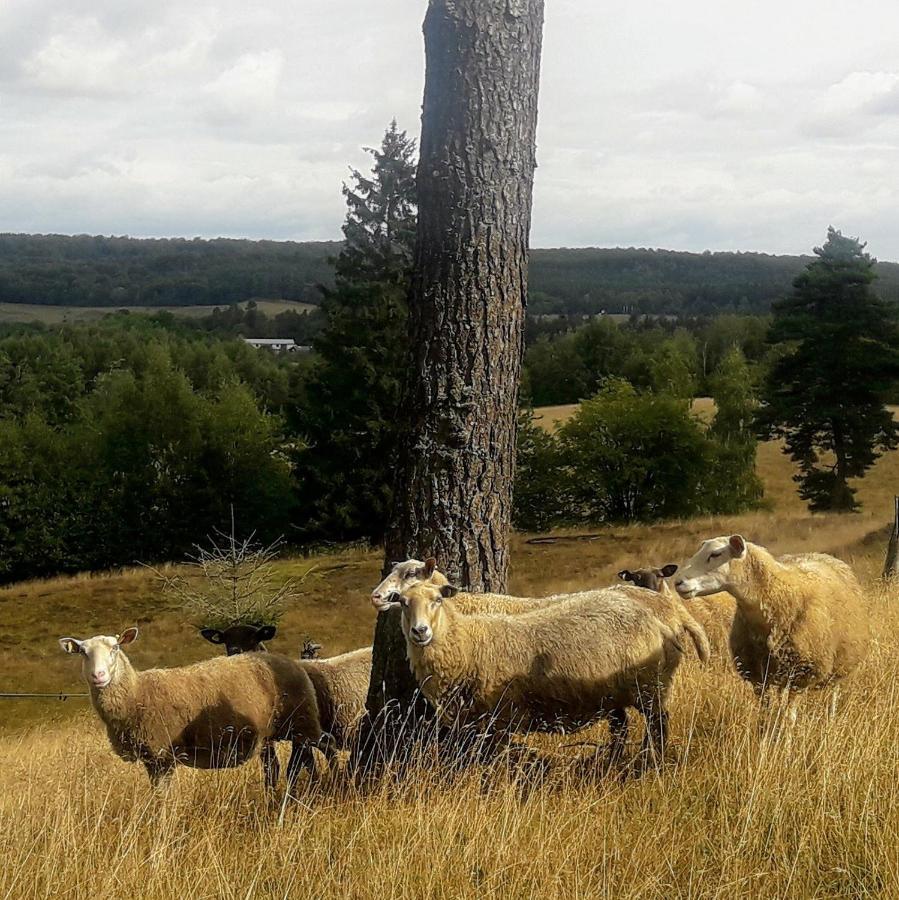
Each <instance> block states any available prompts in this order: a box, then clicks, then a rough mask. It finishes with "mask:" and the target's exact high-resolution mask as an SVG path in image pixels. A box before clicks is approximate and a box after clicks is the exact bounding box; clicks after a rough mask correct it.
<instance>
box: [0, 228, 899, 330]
mask: <svg viewBox="0 0 899 900" xmlns="http://www.w3.org/2000/svg"><path fill="white" fill-rule="evenodd" d="M341 248H342V244H341V243H340V242H336V241H334V242H328V241H324V242H302V243H299V242H291V241H249V240H229V239H224V238H218V239H215V240H200V239H199V238H194V239H192V240H189V239H183V238H171V239H161V240H160V239H136V238H127V237H93V236H88V235H77V236H74V237H70V236H66V235H27V234H2V235H0V302H5V303H32V304H50V305H58V306H109V307H113V308H115V307H123V306H195V305H209V306H220V307H228V306H230V305H232V304H238V303H244V302H246V301H248V300H252V299H258V298H283V299H287V300H301V301H305V302H311V303H318V302H319V301H320V299H321V296H322V287H324V288H329V287H333V285H334V278H335V264H336V263H335V260H336V259H339V254H340V250H341ZM810 261H811V260H810V257H802V256H772V255H767V254H763V253H683V252H678V251H673V250H646V249H638V248H614V249H600V248H584V249H566V248H558V249H535V250H532V251H531V258H530V276H529V277H530V298H529V305H528V314H529V316H546V315H595V314H598V313H600V312H602V311H603V310H604V311H606V312H608V313H634V312H636V313H642V314H651V315H663V314H664V315H678V316H698V315H709V314H713V313H721V312H730V313H741V314H742V313H765V312H767V311H768V310H769V309H770V307H771V304H772V303H773V302H775V301H777V300H779V299H781V298H782V297H784V296H786V295H787V294H788V293H789V290H790V285H791V283H792V281H793V279H794V278H795V277H796V276H797V275H799V273H800V272H801V271H802V269H803V267H804V266H805V265H807V264H808V263H809V262H810ZM875 271H876V273H877V275H878V284H877V290H878V293H879V294H880V295H881V296H882V297H883V299H885V300H889V301H895V302H899V264H896V263H878V264H877V265H876V267H875ZM285 324H286V323H285ZM276 336H278V337H289V336H291V335H289V334H287V333H279V334H278V335H276Z"/></svg>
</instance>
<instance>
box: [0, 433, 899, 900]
mask: <svg viewBox="0 0 899 900" xmlns="http://www.w3.org/2000/svg"><path fill="white" fill-rule="evenodd" d="M897 466H899V454H894V455H893V456H891V457H889V458H886V459H884V460H882V461H881V462H880V463H879V464H878V466H877V467H876V468H875V469H874V470H873V472H872V473H871V474H870V475H869V477H868V478H867V479H866V480H865V481H864V482H862V483H861V490H860V499H861V500H862V502H863V503H864V510H863V512H862V513H861V514H858V515H851V516H836V515H822V516H812V515H809V514H808V513H807V512H806V511H805V510H804V508H803V506H802V504H801V503H800V502H799V501H798V499H797V498H795V495H794V493H793V490H794V486H793V485H792V483H791V481H790V474H791V471H790V467H789V464H788V462H787V461H786V460H785V459H784V458H783V457H782V455H781V454H780V453H779V452H778V450H777V447H775V446H774V445H765V446H763V447H762V448H761V449H760V454H759V470H760V472H761V474H762V476H763V478H764V480H765V483H766V487H767V491H768V497H769V501H770V508H769V509H766V510H763V511H759V512H755V513H750V514H746V515H742V516H738V517H730V518H716V519H712V520H694V521H688V522H670V523H665V524H662V525H656V526H635V527H630V528H609V529H603V530H597V531H596V532H595V533H591V534H589V535H587V534H583V533H575V532H556V533H554V534H553V535H552V536H551V537H552V538H553V539H554V540H552V541H551V542H539V543H533V542H531V540H530V538H531V537H532V536H528V535H518V536H516V537H515V538H514V545H513V555H512V559H513V572H512V579H511V584H510V590H511V591H512V592H513V593H517V594H533V595H539V594H545V593H551V592H560V591H566V590H571V589H575V588H586V587H589V586H597V585H605V584H610V583H612V582H613V581H614V579H615V573H616V572H617V571H618V570H619V569H621V568H622V567H626V566H628V567H635V566H637V565H640V564H646V563H652V564H663V563H667V562H671V561H682V560H683V559H684V558H686V557H687V556H688V555H690V554H691V553H692V552H693V551H694V550H695V548H696V545H697V543H698V542H699V540H700V539H701V538H704V537H709V536H712V535H717V534H724V533H729V532H734V531H739V532H740V533H742V534H744V535H745V536H746V537H747V538H749V539H750V540H753V541H756V542H757V543H761V544H763V545H766V546H768V547H769V548H771V549H772V550H773V551H774V552H777V553H782V552H791V551H799V552H801V551H807V550H819V551H825V552H830V553H833V554H835V555H837V556H840V557H841V558H843V559H845V560H847V561H848V562H850V563H851V564H852V565H853V566H854V567H855V569H856V571H857V572H858V574H859V577H860V578H861V579H862V581H863V583H864V584H865V585H866V586H867V587H868V603H869V606H870V610H871V613H872V616H873V621H874V623H875V640H874V642H873V645H872V650H871V653H870V655H869V657H868V659H867V661H866V662H865V664H864V665H863V667H862V669H861V670H860V671H859V672H857V673H856V674H855V675H854V676H853V677H852V678H851V679H850V680H849V681H847V683H846V686H845V689H844V691H843V693H842V697H841V701H840V707H839V710H838V714H837V717H836V719H834V720H832V719H830V718H829V716H828V714H827V710H826V704H825V702H824V701H823V699H822V697H820V696H809V697H807V698H806V699H805V700H804V701H803V704H802V706H801V709H800V718H799V722H798V725H797V726H796V728H795V730H794V731H793V733H792V735H791V737H790V739H789V740H782V741H780V742H773V743H771V742H763V741H762V740H761V739H760V738H759V736H758V729H757V715H756V712H755V706H754V703H753V697H752V693H751V691H750V690H749V688H748V687H746V686H745V685H744V684H743V683H742V682H741V681H740V680H739V679H738V678H737V677H736V676H735V675H734V673H733V672H732V670H730V669H729V668H728V667H727V666H726V665H723V664H720V663H717V662H713V664H711V665H710V666H708V667H705V668H704V667H701V666H700V665H699V664H698V663H697V662H696V661H695V660H693V659H690V660H689V661H686V662H685V663H684V665H683V666H682V668H681V670H680V671H679V673H678V675H677V677H676V680H675V691H674V696H673V699H672V704H671V708H672V723H671V743H670V746H669V748H668V760H667V765H666V766H665V767H664V768H663V769H662V770H661V771H660V772H659V773H656V772H654V771H652V772H650V773H649V774H646V775H644V776H643V777H640V778H637V777H612V776H608V777H605V778H596V777H593V772H594V766H593V761H592V755H591V754H592V750H591V748H590V747H584V746H574V745H577V744H580V743H581V742H584V741H594V742H595V741H598V742H600V743H604V742H605V741H606V739H607V731H606V726H605V725H600V726H598V727H597V728H596V729H593V730H591V731H590V732H584V733H581V734H578V735H577V736H571V735H566V736H563V737H560V738H543V739H540V740H539V741H537V742H535V743H536V745H537V746H538V747H539V749H540V751H541V752H542V753H543V754H545V757H546V759H547V771H546V773H545V774H544V776H543V777H542V779H540V780H537V779H535V778H523V777H519V778H518V779H516V778H515V777H514V773H512V774H510V773H509V772H507V771H505V770H502V769H501V770H500V771H495V772H491V773H487V774H485V773H482V772H469V773H467V774H465V775H463V776H459V777H458V778H457V779H456V780H454V781H453V782H449V781H448V780H447V778H446V777H445V776H443V775H441V774H440V771H439V770H438V769H435V768H433V767H426V766H425V767H421V768H417V769H415V770H413V771H405V772H403V773H402V775H403V777H402V779H401V780H400V781H399V782H398V783H395V782H390V781H387V782H385V783H382V784H381V785H379V786H377V787H375V788H373V789H371V790H370V791H368V792H362V791H357V790H356V789H354V788H350V787H348V786H347V785H345V784H344V783H343V781H342V778H341V773H340V771H339V767H335V770H334V771H332V772H329V773H328V775H327V776H326V778H325V781H324V784H323V785H322V786H321V787H318V788H312V787H310V786H308V785H305V784H303V785H301V789H300V795H301V796H300V801H299V802H292V803H290V804H288V805H287V806H286V807H285V808H283V809H281V810H272V809H270V808H269V806H268V805H267V803H266V800H265V797H264V795H263V789H262V779H261V776H260V772H259V767H258V765H256V764H255V763H251V764H249V765H247V766H245V767H243V768H241V769H238V770H234V771H229V772H224V773H214V772H213V773H206V772H196V771H191V770H186V769H179V770H178V772H177V774H176V776H175V779H174V784H173V786H172V790H171V793H170V794H169V796H168V797H167V798H166V799H164V800H163V799H160V798H158V797H156V796H154V795H153V794H152V792H151V790H150V788H149V786H148V784H147V779H146V776H145V774H144V771H143V769H142V768H139V767H137V766H134V765H128V764H126V763H123V762H121V761H119V760H118V759H117V758H116V757H114V756H113V754H112V752H111V751H110V749H109V747H108V744H107V740H106V737H105V733H104V732H103V729H102V726H101V724H100V722H99V720H98V719H97V718H96V716H95V715H93V713H92V712H91V711H90V709H89V708H88V706H87V703H86V701H85V700H83V699H76V698H72V699H69V700H67V701H65V702H59V701H34V702H26V701H15V702H13V701H2V700H0V704H2V705H0V859H2V860H3V865H2V867H0V897H3V898H6V897H9V898H31V897H72V898H80V897H84V898H88V897H95V896H112V897H119V896H134V897H147V898H170V897H191V898H207V897H208V898H222V897H227V898H232V897H233V898H238V897H240V898H249V897H266V898H268V897H272V898H275V897H279V898H287V897H305V896H316V897H330V896H341V897H358V898H367V897H372V898H375V897H377V898H383V897H384V896H396V897H408V898H420V897H479V898H481V897H490V896H502V897H529V896H545V897H573V896H591V897H616V898H638V897H639V898H672V897H684V898H687V897H717V898H731V897H744V896H753V897H797V898H798V897H822V898H824V897H827V898H831V897H833V898H836V897H868V896H871V897H874V896H878V897H894V896H897V895H899V853H897V851H896V848H897V846H899V779H897V777H896V775H897V772H899V716H897V715H896V712H895V709H896V705H897V702H899V588H896V589H894V588H884V587H882V586H880V585H879V584H878V582H877V576H878V574H879V571H880V567H881V565H882V562H883V552H884V546H885V535H886V526H887V524H888V520H889V517H890V514H891V509H892V493H893V492H894V490H895V486H896V485H897V483H899V472H897ZM380 563H381V560H380V557H379V555H378V554H377V553H374V552H361V551H352V552H343V553H336V554H331V555H323V556H321V557H317V558H312V559H299V558H297V559H287V560H283V561H281V562H280V563H279V565H278V571H279V573H281V574H282V575H283V576H284V577H287V576H288V575H301V574H302V573H304V572H306V571H307V570H308V569H310V567H314V568H312V571H311V572H309V574H308V576H307V577H306V579H305V581H304V582H303V584H302V587H301V592H302V593H301V596H300V598H299V600H298V601H297V603H296V604H295V605H294V606H293V608H291V609H290V610H288V612H287V614H286V615H285V617H284V619H283V621H282V623H281V626H280V630H279V634H278V636H277V637H276V638H275V640H274V641H272V642H271V644H270V649H272V650H276V651H281V652H284V653H289V654H291V655H295V654H296V653H297V650H298V647H299V645H300V644H301V643H302V639H303V637H304V636H305V635H309V636H310V637H312V638H314V639H315V640H317V641H318V642H319V643H321V644H323V645H324V650H323V653H324V655H331V654H336V653H339V652H342V651H344V650H348V649H351V648H353V647H358V646H361V645H363V644H366V643H368V642H369V641H370V638H371V631H372V627H373V625H374V620H375V614H374V611H373V609H372V607H371V605H370V603H369V601H368V597H367V595H368V592H369V591H370V590H371V588H372V586H373V585H374V584H375V583H376V581H377V580H378V575H379V570H380ZM131 624H137V625H139V626H140V628H141V637H140V639H139V640H138V642H137V643H136V644H135V645H134V650H133V653H131V654H130V656H131V658H132V660H133V661H134V662H135V664H136V665H137V667H138V668H143V667H146V666H152V665H176V664H180V663H184V662H188V661H192V660H197V659H202V658H205V657H207V656H209V655H210V653H211V652H212V648H211V647H210V645H209V644H207V643H205V642H204V641H202V640H201V639H200V638H199V637H198V635H197V634H196V631H195V627H194V625H193V624H192V623H191V622H190V621H189V620H188V619H187V618H186V617H185V615H184V614H183V612H182V610H180V609H178V608H177V607H176V606H174V605H173V604H172V603H171V602H170V601H169V600H168V599H167V598H166V597H165V596H164V595H162V594H161V592H160V590H159V586H158V583H157V580H156V578H155V576H154V575H153V573H152V572H150V571H148V570H144V569H136V570H126V571H123V572H117V573H110V574H104V575H97V576H88V575H83V576H77V577H74V578H57V579H50V580H44V581H34V582H28V583H23V584H18V585H12V586H9V587H6V588H4V589H2V590H0V685H2V687H0V690H8V691H57V690H59V691H75V692H80V691H83V690H84V686H83V683H82V682H81V680H80V677H79V665H78V663H77V661H75V660H72V659H71V658H68V657H66V656H65V655H64V654H63V653H61V652H60V650H59V648H58V645H57V640H56V639H57V637H59V636H61V635H66V634H73V635H75V636H78V637H85V636H89V635H91V634H95V633H100V632H105V633H112V632H118V631H121V630H122V629H124V628H125V627H126V626H127V625H131ZM641 730H642V726H640V725H636V727H635V734H633V735H632V737H631V742H630V745H629V747H630V748H631V749H632V750H634V751H636V749H637V746H638V744H637V741H638V739H639V733H640V731H641ZM569 745H571V746H569Z"/></svg>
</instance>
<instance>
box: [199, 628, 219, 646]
mask: <svg viewBox="0 0 899 900" xmlns="http://www.w3.org/2000/svg"><path fill="white" fill-rule="evenodd" d="M200 634H201V635H202V636H203V637H204V638H206V640H207V641H209V643H210V644H224V643H225V636H224V635H223V634H222V633H221V632H220V631H219V630H218V629H216V628H201V629H200Z"/></svg>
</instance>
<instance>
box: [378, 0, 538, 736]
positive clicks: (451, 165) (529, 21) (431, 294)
mask: <svg viewBox="0 0 899 900" xmlns="http://www.w3.org/2000/svg"><path fill="white" fill-rule="evenodd" d="M542 31H543V0H431V3H430V5H429V7H428V11H427V15H426V17H425V23H424V37H425V55H426V60H427V70H426V77H425V92H424V104H423V110H422V128H421V148H420V159H419V164H418V241H417V247H416V255H415V269H414V271H415V274H414V277H413V285H412V291H411V296H410V327H409V331H410V335H409V338H410V342H411V360H410V366H409V369H408V374H407V384H406V390H405V400H404V402H403V404H402V409H403V415H404V417H405V422H404V426H405V427H404V433H405V438H404V440H403V444H402V448H401V451H400V457H399V459H398V461H397V466H398V468H397V480H396V491H395V495H394V496H395V499H394V509H393V514H392V517H391V524H390V528H389V530H388V536H387V541H386V563H385V568H386V567H388V566H389V565H390V561H392V560H400V559H406V558H408V557H412V556H417V557H419V558H424V557H425V556H429V555H433V556H436V557H437V559H438V561H439V563H440V567H441V569H442V570H443V571H445V572H446V573H447V574H448V575H449V576H450V578H451V579H452V580H455V581H456V583H458V584H462V585H465V586H466V587H467V588H469V589H471V590H484V591H503V590H505V588H506V578H507V574H508V567H509V556H508V536H509V530H510V528H511V512H512V479H513V474H514V465H515V428H516V417H517V408H518V384H519V377H520V373H521V357H522V349H523V338H524V316H525V306H526V302H527V271H528V236H529V231H530V221H531V198H532V193H533V180H534V168H535V166H536V159H535V156H536V144H535V135H536V126H537V89H538V83H539V72H540V49H541V40H542ZM398 623H399V615H398V611H396V610H393V611H391V612H389V613H381V614H380V615H379V617H378V625H377V628H376V632H375V643H374V662H373V668H372V682H371V688H370V691H369V713H370V716H372V717H376V716H379V715H383V711H384V708H385V704H390V703H391V702H392V703H393V704H395V705H396V707H397V708H398V713H399V714H400V718H402V719H403V720H407V719H408V717H409V715H410V713H411V714H412V716H421V715H423V714H424V711H425V706H424V705H423V701H418V703H419V705H418V706H417V707H416V706H410V704H411V703H412V702H413V701H412V699H411V698H412V696H413V692H414V689H415V684H414V681H413V680H412V676H411V673H410V672H409V668H408V664H407V662H406V658H405V645H404V642H403V639H402V635H400V633H399V624H398ZM388 745H389V741H388Z"/></svg>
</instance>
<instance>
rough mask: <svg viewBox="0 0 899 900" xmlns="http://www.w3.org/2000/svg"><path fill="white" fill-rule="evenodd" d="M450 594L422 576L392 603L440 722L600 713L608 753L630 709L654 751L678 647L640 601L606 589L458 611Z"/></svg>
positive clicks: (570, 724)
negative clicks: (547, 601)
mask: <svg viewBox="0 0 899 900" xmlns="http://www.w3.org/2000/svg"><path fill="white" fill-rule="evenodd" d="M634 590H636V589H634ZM457 594H458V590H457V589H456V588H455V587H453V586H452V585H442V586H440V587H437V586H435V585H432V584H428V583H426V582H421V583H419V584H416V585H413V586H412V587H407V588H405V589H404V590H403V591H402V592H401V593H400V595H399V600H398V601H396V602H398V603H399V604H400V606H401V607H402V615H401V622H402V629H403V634H404V636H405V638H406V650H407V655H408V659H409V664H410V666H411V668H412V672H413V674H414V675H415V678H416V681H417V682H418V684H419V686H420V688H421V690H422V693H423V694H424V695H425V697H427V699H428V700H429V701H430V702H431V703H432V704H433V705H434V706H435V707H436V708H437V710H438V714H439V715H440V716H441V719H443V721H444V722H445V723H446V720H447V719H450V720H451V721H453V722H454V723H455V724H461V725H463V726H474V727H480V728H481V729H483V728H485V727H486V726H487V725H490V726H497V728H498V733H497V735H496V739H503V740H505V739H508V737H509V736H510V734H511V733H512V732H525V733H526V732H532V731H560V730H568V729H579V728H583V727H585V726H587V725H589V724H591V723H592V722H594V721H596V720H597V719H600V718H607V719H608V721H609V727H610V733H611V747H610V751H611V757H612V759H616V758H618V757H619V756H620V755H621V753H622V752H623V750H624V746H625V741H626V738H627V728H628V718H627V709H628V707H634V708H636V709H638V710H639V711H640V712H641V713H642V714H643V715H644V716H645V718H646V726H647V728H646V736H645V738H644V742H643V750H644V752H651V753H652V754H653V755H656V758H661V753H662V750H663V747H664V744H665V741H666V738H667V730H668V712H667V697H668V692H669V689H670V686H671V680H672V678H673V676H674V673H675V671H676V669H677V666H678V663H679V662H680V658H681V650H680V646H679V644H678V642H677V640H676V636H675V635H674V634H673V632H672V631H671V629H670V628H669V627H668V626H667V625H666V624H665V623H664V622H662V621H661V620H660V619H659V618H658V617H657V616H655V615H653V613H652V612H651V611H650V610H649V608H648V607H647V606H646V605H643V604H641V603H639V602H636V601H633V600H632V599H630V598H629V597H628V592H627V591H626V590H622V589H606V590H604V591H585V592H583V593H581V594H575V595H572V596H570V597H568V598H566V599H560V600H557V601H556V602H555V603H553V604H552V605H549V606H545V607H543V608H539V609H534V610H531V611H529V612H521V613H518V614H515V615H505V614H496V613H493V614H485V613H467V614H463V613H462V612H461V611H460V610H459V609H458V607H457V606H456V604H455V603H454V602H453V600H451V599H449V598H452V597H454V596H456V595H457Z"/></svg>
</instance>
